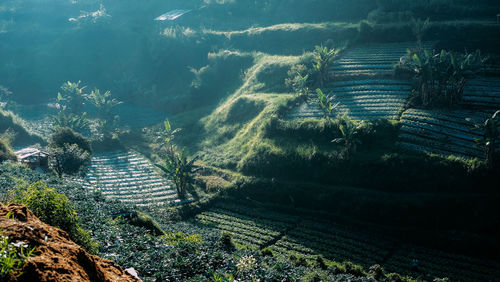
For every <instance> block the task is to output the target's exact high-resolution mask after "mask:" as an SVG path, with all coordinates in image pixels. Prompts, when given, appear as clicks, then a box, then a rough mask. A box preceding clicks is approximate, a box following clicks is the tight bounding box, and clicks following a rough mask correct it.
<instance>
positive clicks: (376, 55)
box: [330, 42, 434, 77]
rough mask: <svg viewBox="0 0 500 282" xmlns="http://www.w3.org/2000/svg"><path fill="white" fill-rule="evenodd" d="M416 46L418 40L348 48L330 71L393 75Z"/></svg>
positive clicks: (428, 44)
mask: <svg viewBox="0 0 500 282" xmlns="http://www.w3.org/2000/svg"><path fill="white" fill-rule="evenodd" d="M433 45H434V43H433V42H425V43H424V44H423V47H424V48H426V49H431V48H432V47H433ZM415 47H417V46H416V42H399V43H384V44H367V45H362V46H359V47H356V48H353V49H351V50H347V51H346V52H345V53H344V54H343V55H342V56H341V58H340V59H339V60H337V61H336V62H335V63H334V65H333V66H332V67H331V68H330V72H331V75H332V76H333V77H346V76H347V77H348V76H359V75H370V76H378V77H380V76H392V75H394V65H395V64H396V63H397V62H399V59H400V58H401V57H402V56H404V55H406V52H407V50H408V49H412V48H415Z"/></svg>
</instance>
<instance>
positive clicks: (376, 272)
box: [368, 264, 385, 280]
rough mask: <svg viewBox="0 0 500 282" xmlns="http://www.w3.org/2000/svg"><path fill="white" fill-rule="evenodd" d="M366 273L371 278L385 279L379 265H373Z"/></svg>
mask: <svg viewBox="0 0 500 282" xmlns="http://www.w3.org/2000/svg"><path fill="white" fill-rule="evenodd" d="M368 273H369V274H370V275H372V276H373V278H375V279H377V280H380V279H382V278H385V273H384V268H383V267H382V266H380V264H374V265H372V266H370V269H369V270H368Z"/></svg>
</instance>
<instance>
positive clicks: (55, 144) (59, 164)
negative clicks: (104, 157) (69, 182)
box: [48, 128, 92, 178]
mask: <svg viewBox="0 0 500 282" xmlns="http://www.w3.org/2000/svg"><path fill="white" fill-rule="evenodd" d="M48 148H49V154H50V166H51V167H52V169H54V171H55V172H56V174H57V175H58V176H59V177H61V178H62V177H63V174H68V175H72V174H77V173H79V172H82V171H83V170H84V168H85V167H86V166H88V165H89V164H90V155H91V154H92V149H91V147H90V141H89V140H88V139H86V138H85V137H83V136H82V135H81V134H79V133H76V132H74V131H73V130H71V129H69V128H59V129H58V130H57V131H56V132H55V133H54V134H52V136H51V137H50V142H49V147H48Z"/></svg>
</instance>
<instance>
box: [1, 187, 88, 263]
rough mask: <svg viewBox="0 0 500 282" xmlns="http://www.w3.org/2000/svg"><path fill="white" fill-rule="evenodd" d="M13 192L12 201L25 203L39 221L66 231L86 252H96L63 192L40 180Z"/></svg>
mask: <svg viewBox="0 0 500 282" xmlns="http://www.w3.org/2000/svg"><path fill="white" fill-rule="evenodd" d="M13 193H14V195H13V198H12V199H11V200H12V201H14V202H16V203H20V204H23V205H26V206H27V207H28V208H29V209H30V210H31V211H32V212H33V213H34V214H35V215H36V216H37V217H38V218H40V220H41V221H43V222H45V223H47V224H50V225H52V226H56V227H59V228H61V229H62V230H64V231H66V232H68V234H69V236H70V238H71V239H72V240H73V241H74V242H75V243H77V244H80V245H82V246H83V247H84V248H85V249H86V250H87V251H88V252H90V253H94V254H95V253H96V252H97V244H96V243H95V242H93V241H92V239H91V238H90V234H89V233H88V232H87V231H85V230H83V229H82V228H81V227H80V224H79V223H78V216H77V213H76V211H75V209H74V207H73V205H72V203H71V202H70V201H69V199H68V198H67V197H66V196H65V195H64V194H60V193H58V192H57V191H56V190H55V189H54V188H50V187H48V186H47V185H46V184H45V183H43V182H41V181H39V182H36V183H33V184H31V185H29V186H26V187H21V188H17V189H16V190H14V191H13Z"/></svg>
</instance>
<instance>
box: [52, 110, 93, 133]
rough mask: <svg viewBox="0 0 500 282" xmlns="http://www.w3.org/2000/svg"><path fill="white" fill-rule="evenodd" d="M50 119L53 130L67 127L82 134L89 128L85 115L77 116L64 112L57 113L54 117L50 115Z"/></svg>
mask: <svg viewBox="0 0 500 282" xmlns="http://www.w3.org/2000/svg"><path fill="white" fill-rule="evenodd" d="M50 119H51V121H52V124H53V125H54V127H55V129H59V128H63V127H68V128H71V129H73V130H74V131H77V132H80V133H82V132H84V131H86V130H87V129H88V128H89V121H88V119H87V113H85V112H84V113H83V114H81V115H77V114H74V113H67V112H66V111H59V112H58V114H57V115H56V116H54V115H51V116H50Z"/></svg>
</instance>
